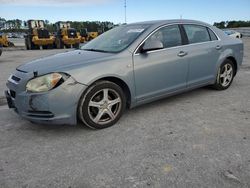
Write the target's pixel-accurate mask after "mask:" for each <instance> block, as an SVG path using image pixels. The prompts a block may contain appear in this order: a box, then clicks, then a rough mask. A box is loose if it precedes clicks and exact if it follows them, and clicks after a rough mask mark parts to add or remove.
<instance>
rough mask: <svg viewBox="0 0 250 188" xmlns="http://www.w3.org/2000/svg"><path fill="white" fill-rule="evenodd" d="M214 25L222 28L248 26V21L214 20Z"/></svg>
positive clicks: (249, 25)
mask: <svg viewBox="0 0 250 188" xmlns="http://www.w3.org/2000/svg"><path fill="white" fill-rule="evenodd" d="M214 26H216V27H218V28H220V29H224V28H237V27H250V21H241V20H240V21H234V20H233V21H221V22H215V23H214Z"/></svg>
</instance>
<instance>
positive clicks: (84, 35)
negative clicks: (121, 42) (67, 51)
mask: <svg viewBox="0 0 250 188" xmlns="http://www.w3.org/2000/svg"><path fill="white" fill-rule="evenodd" d="M78 35H80V36H81V40H80V42H81V43H85V42H88V41H91V40H92V39H94V38H96V37H98V35H99V32H95V31H92V32H88V30H87V28H83V29H81V30H80V32H79V34H78Z"/></svg>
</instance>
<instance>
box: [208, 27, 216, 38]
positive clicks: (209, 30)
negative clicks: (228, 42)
mask: <svg viewBox="0 0 250 188" xmlns="http://www.w3.org/2000/svg"><path fill="white" fill-rule="evenodd" d="M207 30H208V32H209V35H210V38H211V40H218V38H217V36H216V35H215V34H214V32H213V31H212V30H211V29H209V28H207Z"/></svg>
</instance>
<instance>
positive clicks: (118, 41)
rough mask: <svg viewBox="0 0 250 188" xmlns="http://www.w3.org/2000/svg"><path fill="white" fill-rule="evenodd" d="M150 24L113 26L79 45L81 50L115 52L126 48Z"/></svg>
mask: <svg viewBox="0 0 250 188" xmlns="http://www.w3.org/2000/svg"><path fill="white" fill-rule="evenodd" d="M149 26H150V25H149V24H137V25H122V26H119V27H115V28H113V29H111V30H109V31H107V32H105V33H103V34H102V35H100V36H99V37H97V38H95V39H93V40H92V41H90V42H89V43H87V44H85V45H84V46H82V47H81V49H82V50H88V51H98V52H108V53H117V52H120V51H122V50H124V49H126V48H127V47H128V46H129V45H130V44H132V42H133V41H135V40H136V39H137V38H138V37H139V36H140V35H141V34H142V33H143V32H144V31H145V30H146V29H147V28H148V27H149Z"/></svg>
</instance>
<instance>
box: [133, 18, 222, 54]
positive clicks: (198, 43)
mask: <svg viewBox="0 0 250 188" xmlns="http://www.w3.org/2000/svg"><path fill="white" fill-rule="evenodd" d="M172 25H177V26H178V25H198V26H203V27H205V28H209V29H210V30H211V31H212V32H213V33H214V34H215V36H216V37H217V39H218V40H210V41H206V42H197V43H191V44H184V45H179V46H174V47H169V48H163V49H160V50H152V51H149V52H147V53H148V54H149V53H152V52H160V51H164V50H168V49H173V48H178V47H180V46H191V45H200V44H204V43H210V42H216V41H221V39H220V37H219V36H218V35H217V33H216V32H214V31H213V29H212V28H211V27H209V26H206V25H202V24H197V23H180V22H178V23H171V24H165V25H162V26H160V27H158V28H156V29H155V30H154V31H152V32H151V33H150V34H149V35H148V36H147V37H146V38H145V39H143V40H142V42H140V44H139V45H138V46H137V47H136V49H135V50H134V52H133V55H134V56H137V55H140V53H136V52H137V51H138V49H139V48H140V47H141V45H142V44H143V43H144V42H145V41H146V40H147V39H148V38H149V37H151V36H152V35H153V34H154V33H155V32H157V31H158V30H159V29H161V28H163V27H167V26H172ZM180 32H181V31H180Z"/></svg>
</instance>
